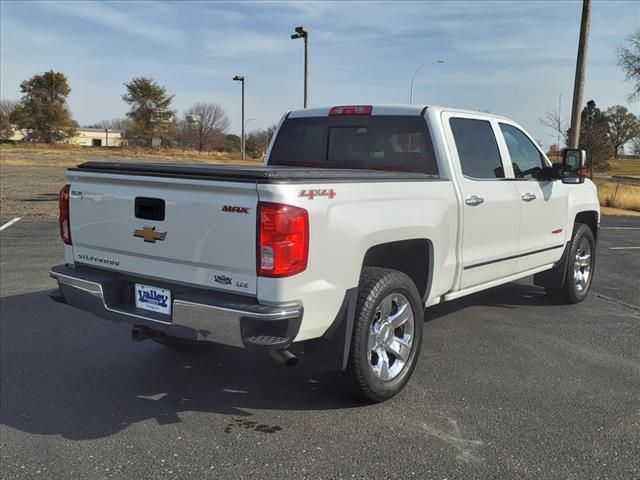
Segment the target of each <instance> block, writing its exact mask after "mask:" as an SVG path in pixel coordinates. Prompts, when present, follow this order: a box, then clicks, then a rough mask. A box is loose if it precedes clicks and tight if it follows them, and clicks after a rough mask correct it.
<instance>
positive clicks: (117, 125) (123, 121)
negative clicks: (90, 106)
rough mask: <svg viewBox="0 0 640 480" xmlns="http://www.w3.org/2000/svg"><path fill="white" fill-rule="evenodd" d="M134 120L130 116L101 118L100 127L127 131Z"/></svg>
mask: <svg viewBox="0 0 640 480" xmlns="http://www.w3.org/2000/svg"><path fill="white" fill-rule="evenodd" d="M132 124H133V122H132V121H131V120H130V119H128V118H112V119H111V120H101V121H100V127H101V128H108V129H110V130H122V131H125V130H127V129H128V128H131V126H132Z"/></svg>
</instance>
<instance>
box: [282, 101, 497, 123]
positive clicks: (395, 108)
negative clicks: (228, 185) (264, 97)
mask: <svg viewBox="0 0 640 480" xmlns="http://www.w3.org/2000/svg"><path fill="white" fill-rule="evenodd" d="M353 105H363V104H353ZM335 106H337V107H339V106H343V105H332V106H330V107H316V108H307V109H304V110H292V111H291V112H289V114H288V116H287V117H288V118H306V117H326V116H328V115H329V110H331V108H333V107H335ZM371 107H372V112H371V115H416V116H419V115H421V114H422V112H423V111H424V109H425V108H428V109H429V110H431V111H434V110H435V112H436V113H439V112H443V111H446V112H454V113H466V114H474V115H481V116H483V117H488V118H495V119H501V120H509V119H508V118H506V117H503V116H501V115H495V114H493V113H488V112H480V111H475V110H465V109H461V108H450V107H442V106H437V105H409V104H395V105H371Z"/></svg>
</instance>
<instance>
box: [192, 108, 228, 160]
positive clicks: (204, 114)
mask: <svg viewBox="0 0 640 480" xmlns="http://www.w3.org/2000/svg"><path fill="white" fill-rule="evenodd" d="M185 118H186V120H187V122H188V123H189V126H190V128H189V131H190V132H191V135H192V136H193V139H194V145H195V147H196V148H197V149H198V150H200V151H202V150H205V149H207V150H208V149H211V148H212V147H213V145H214V143H215V142H216V140H219V139H221V138H222V135H223V134H224V133H225V132H226V131H227V129H228V128H229V117H227V114H226V113H225V111H224V109H223V108H222V107H221V106H220V105H218V104H217V103H196V104H195V105H193V106H192V107H191V108H190V109H189V110H187V113H186V115H185Z"/></svg>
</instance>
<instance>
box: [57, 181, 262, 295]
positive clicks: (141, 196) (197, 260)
mask: <svg viewBox="0 0 640 480" xmlns="http://www.w3.org/2000/svg"><path fill="white" fill-rule="evenodd" d="M68 180H69V183H70V184H71V188H70V190H71V193H70V201H69V208H70V218H71V222H70V223H71V238H72V241H73V258H74V261H75V262H76V263H80V264H86V265H90V266H93V267H100V268H106V269H110V270H116V271H119V272H124V273H130V274H134V275H135V274H139V275H143V276H145V277H150V278H158V279H162V280H164V281H175V282H179V283H186V284H192V285H197V286H204V287H209V288H215V289H220V290H227V291H234V292H238V293H245V294H251V295H255V294H256V246H255V245H256V210H257V203H258V194H257V191H256V184H255V182H246V181H245V182H238V181H233V180H226V181H225V180H221V181H211V180H197V179H193V178H192V179H184V178H169V177H155V176H144V175H117V174H109V173H94V172H82V171H77V170H76V171H72V172H69V176H68Z"/></svg>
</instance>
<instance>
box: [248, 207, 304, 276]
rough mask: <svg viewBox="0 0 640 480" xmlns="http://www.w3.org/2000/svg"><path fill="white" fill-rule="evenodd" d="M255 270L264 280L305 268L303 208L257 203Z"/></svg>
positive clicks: (297, 271)
mask: <svg viewBox="0 0 640 480" xmlns="http://www.w3.org/2000/svg"><path fill="white" fill-rule="evenodd" d="M257 246H258V252H257V257H258V258H257V261H258V264H257V271H258V275H262V276H264V277H288V276H291V275H295V274H296V273H300V272H302V271H304V270H305V269H306V268H307V257H308V255H309V215H308V213H307V211H306V210H305V209H304V208H299V207H293V206H291V205H282V204H279V203H266V202H260V203H259V204H258V245H257Z"/></svg>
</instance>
